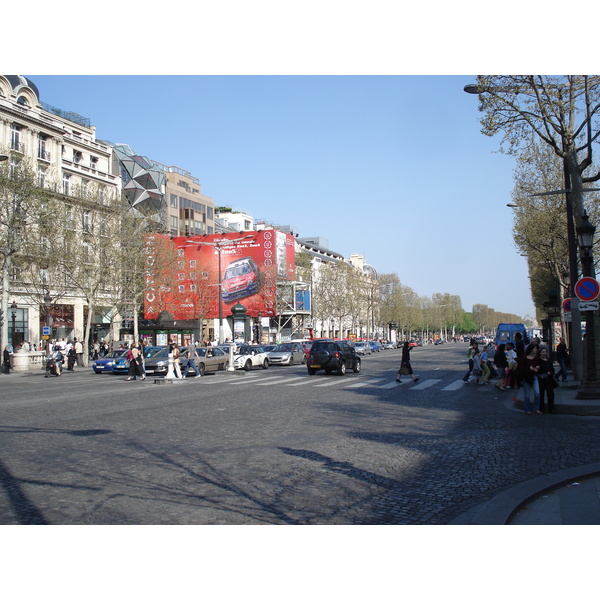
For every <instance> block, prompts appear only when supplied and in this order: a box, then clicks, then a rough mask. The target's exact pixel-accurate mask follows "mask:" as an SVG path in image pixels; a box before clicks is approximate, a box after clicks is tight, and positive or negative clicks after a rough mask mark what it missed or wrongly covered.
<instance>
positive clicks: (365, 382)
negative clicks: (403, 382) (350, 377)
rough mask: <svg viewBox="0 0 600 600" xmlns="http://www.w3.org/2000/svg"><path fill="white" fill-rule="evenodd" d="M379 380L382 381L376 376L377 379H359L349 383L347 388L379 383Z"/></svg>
mask: <svg viewBox="0 0 600 600" xmlns="http://www.w3.org/2000/svg"><path fill="white" fill-rule="evenodd" d="M380 381H382V380H381V378H378V379H365V380H364V381H359V382H358V383H353V384H351V385H349V386H348V387H349V388H358V387H364V386H365V385H369V384H371V383H379V382H380ZM394 383H395V382H394Z"/></svg>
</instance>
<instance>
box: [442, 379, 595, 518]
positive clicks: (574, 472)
mask: <svg viewBox="0 0 600 600" xmlns="http://www.w3.org/2000/svg"><path fill="white" fill-rule="evenodd" d="M578 387H579V382H577V381H568V382H566V383H561V386H560V387H559V388H557V389H556V390H555V399H554V409H555V413H556V414H553V415H548V414H544V415H542V416H539V415H532V416H531V417H527V418H538V419H556V418H558V419H560V418H561V417H560V415H579V416H584V417H594V416H600V399H599V400H578V399H577V398H575V396H576V395H577V388H578ZM516 391H517V390H507V392H508V393H509V396H508V397H507V398H506V400H505V403H506V405H507V407H509V408H510V407H517V408H518V409H520V410H523V392H522V391H521V392H520V394H519V398H520V399H518V400H517V402H514V401H513V398H514V396H515V392H516ZM450 525H600V463H593V464H589V465H584V466H582V467H575V468H573V469H565V470H563V471H557V472H555V473H548V474H547V475H542V476H541V477H536V478H535V479H531V480H529V481H526V482H524V483H522V484H520V485H517V486H515V487H512V488H510V489H508V490H505V491H504V492H502V493H500V494H498V495H497V496H495V497H494V498H492V499H491V500H489V501H488V502H485V503H483V504H480V505H479V506H477V507H476V508H474V509H472V510H470V511H468V512H466V513H464V514H462V515H460V516H459V517H458V518H456V519H454V520H453V521H451V522H450Z"/></svg>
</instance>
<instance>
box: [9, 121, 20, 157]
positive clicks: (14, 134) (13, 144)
mask: <svg viewBox="0 0 600 600" xmlns="http://www.w3.org/2000/svg"><path fill="white" fill-rule="evenodd" d="M10 148H11V150H17V151H18V152H23V144H22V143H21V127H20V126H19V125H14V124H13V126H12V129H11V133H10Z"/></svg>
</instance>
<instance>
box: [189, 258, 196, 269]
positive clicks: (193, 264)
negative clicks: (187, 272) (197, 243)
mask: <svg viewBox="0 0 600 600" xmlns="http://www.w3.org/2000/svg"><path fill="white" fill-rule="evenodd" d="M195 268H196V261H195V260H190V269H195Z"/></svg>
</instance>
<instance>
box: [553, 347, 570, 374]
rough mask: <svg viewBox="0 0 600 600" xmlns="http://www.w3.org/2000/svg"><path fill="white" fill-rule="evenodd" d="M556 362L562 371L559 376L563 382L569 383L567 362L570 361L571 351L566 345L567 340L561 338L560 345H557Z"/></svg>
mask: <svg viewBox="0 0 600 600" xmlns="http://www.w3.org/2000/svg"><path fill="white" fill-rule="evenodd" d="M556 360H557V362H558V366H559V367H560V371H559V373H558V376H559V377H560V378H561V381H567V361H568V360H569V350H568V349H567V344H565V338H559V339H558V344H557V345H556Z"/></svg>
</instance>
